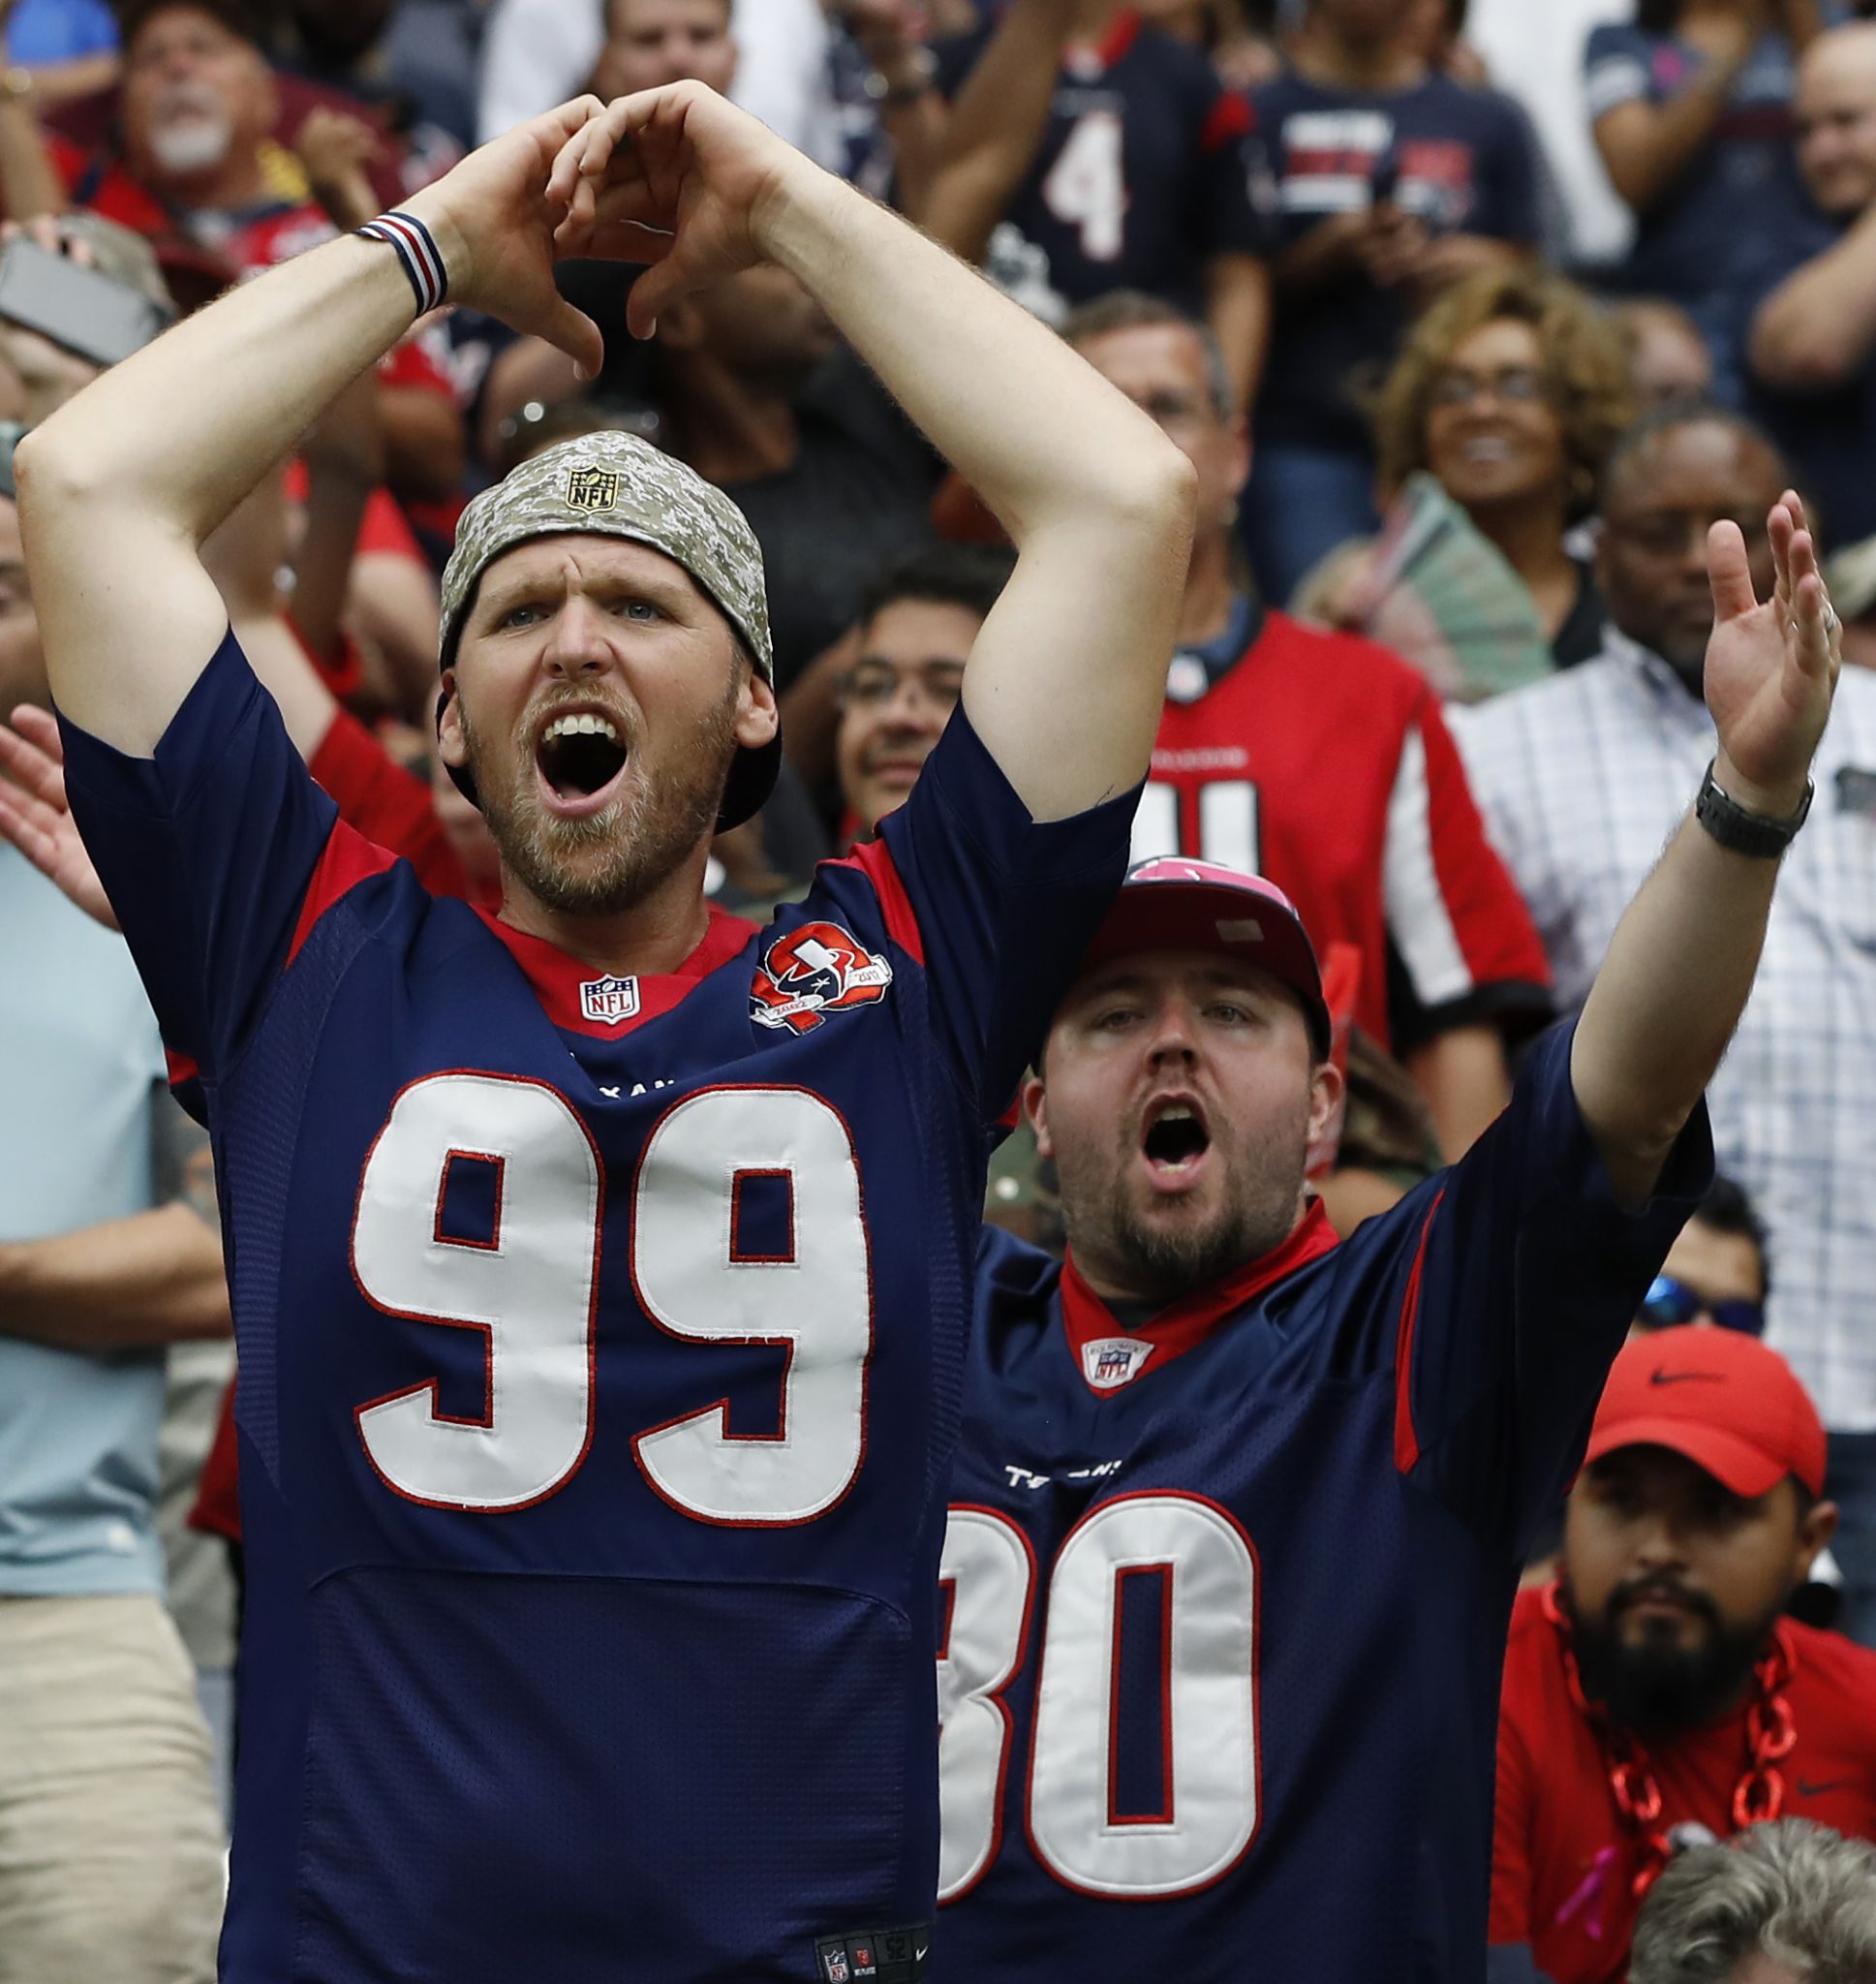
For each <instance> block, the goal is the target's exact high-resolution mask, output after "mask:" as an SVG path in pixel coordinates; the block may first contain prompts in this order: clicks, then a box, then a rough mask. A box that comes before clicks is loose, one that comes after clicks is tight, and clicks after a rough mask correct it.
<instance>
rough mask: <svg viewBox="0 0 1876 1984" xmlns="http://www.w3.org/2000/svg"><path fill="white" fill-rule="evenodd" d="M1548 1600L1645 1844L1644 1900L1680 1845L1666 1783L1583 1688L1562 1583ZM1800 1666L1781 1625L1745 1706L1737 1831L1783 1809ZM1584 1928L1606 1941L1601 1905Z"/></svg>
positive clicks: (1596, 1888) (1576, 1901)
mask: <svg viewBox="0 0 1876 1984" xmlns="http://www.w3.org/2000/svg"><path fill="white" fill-rule="evenodd" d="M1543 1603H1544V1616H1545V1618H1546V1619H1548V1620H1549V1621H1550V1622H1551V1624H1552V1626H1553V1627H1554V1628H1555V1629H1556V1635H1557V1641H1558V1645H1559V1647H1560V1650H1561V1652H1562V1655H1563V1675H1564V1679H1565V1681H1566V1682H1567V1683H1568V1684H1569V1689H1570V1699H1571V1700H1572V1701H1573V1702H1574V1703H1575V1704H1576V1706H1577V1710H1578V1712H1579V1714H1581V1715H1582V1717H1583V1718H1584V1721H1586V1722H1587V1723H1588V1724H1589V1727H1590V1729H1591V1731H1592V1732H1593V1733H1594V1735H1595V1738H1596V1746H1597V1748H1598V1749H1599V1750H1600V1751H1601V1752H1602V1758H1603V1767H1604V1769H1605V1770H1606V1771H1607V1772H1608V1774H1609V1790H1610V1795H1611V1797H1612V1798H1614V1800H1615V1812H1616V1815H1617V1816H1618V1818H1619V1819H1620V1820H1621V1823H1622V1826H1623V1829H1624V1830H1625V1831H1626V1832H1628V1833H1629V1834H1630V1835H1631V1836H1632V1837H1633V1838H1635V1839H1636V1840H1637V1841H1639V1842H1640V1844H1641V1846H1642V1861H1641V1865H1640V1867H1639V1868H1638V1869H1637V1870H1636V1873H1635V1876H1634V1878H1633V1880H1632V1881H1631V1882H1630V1893H1631V1894H1632V1895H1633V1896H1634V1898H1635V1900H1636V1901H1638V1902H1639V1901H1640V1900H1641V1899H1642V1897H1643V1896H1644V1895H1645V1894H1646V1893H1647V1891H1648V1889H1649V1888H1651V1887H1652V1886H1653V1885H1654V1883H1655V1880H1656V1879H1657V1878H1658V1876H1660V1873H1661V1870H1662V1869H1663V1868H1664V1867H1665V1866H1667V1864H1668V1862H1669V1861H1670V1860H1671V1859H1673V1857H1674V1845H1673V1842H1672V1841H1671V1840H1670V1839H1669V1838H1668V1835H1667V1833H1666V1832H1665V1831H1664V1830H1663V1829H1662V1827H1661V1823H1660V1820H1661V1786H1660V1785H1659V1784H1658V1783H1656V1782H1655V1776H1654V1769H1653V1766H1652V1765H1651V1764H1650V1763H1649V1761H1648V1756H1647V1752H1646V1751H1645V1750H1644V1749H1643V1748H1642V1746H1641V1745H1640V1744H1639V1743H1637V1742H1636V1740H1635V1738H1634V1737H1633V1736H1632V1735H1630V1734H1629V1732H1628V1731H1627V1730H1625V1729H1620V1728H1617V1727H1616V1726H1615V1723H1614V1722H1613V1721H1611V1720H1610V1718H1609V1716H1608V1715H1607V1714H1606V1713H1605V1712H1604V1710H1603V1709H1602V1708H1601V1707H1600V1706H1599V1705H1598V1704H1596V1703H1594V1702H1592V1701H1591V1700H1590V1699H1589V1698H1588V1696H1587V1695H1586V1694H1584V1691H1583V1676H1582V1675H1581V1674H1580V1673H1579V1672H1578V1670H1577V1657H1576V1650H1575V1648H1574V1647H1573V1646H1572V1645H1571V1640H1570V1621H1569V1618H1568V1616H1567V1615H1566V1614H1565V1612H1564V1610H1563V1606H1562V1604H1561V1602H1560V1601H1559V1599H1558V1597H1557V1587H1556V1585H1555V1584H1550V1585H1547V1586H1546V1587H1545V1589H1544V1597H1543ZM1795 1665H1796V1662H1795V1660H1794V1659H1793V1655H1792V1648H1791V1642H1790V1639H1789V1637H1788V1636H1787V1634H1786V1632H1785V1628H1783V1627H1782V1626H1780V1627H1777V1628H1774V1630H1773V1632H1772V1638H1771V1645H1770V1647H1769V1648H1768V1650H1767V1652H1766V1655H1765V1658H1764V1659H1761V1660H1760V1661H1759V1662H1758V1664H1757V1665H1756V1666H1755V1667H1754V1668H1753V1670H1752V1672H1753V1680H1754V1684H1755V1685H1754V1689H1753V1695H1752V1700H1751V1701H1750V1703H1749V1704H1748V1705H1747V1707H1746V1717H1745V1736H1746V1754H1745V1769H1744V1771H1743V1772H1742V1773H1741V1774H1740V1777H1739V1782H1738V1784H1737V1785H1735V1786H1734V1790H1733V1825H1734V1829H1735V1830H1736V1831H1743V1830H1744V1829H1745V1828H1746V1827H1747V1826H1749V1825H1755V1824H1757V1823H1758V1822H1759V1821H1760V1820H1762V1819H1772V1818H1776V1817H1777V1816H1778V1814H1779V1813H1780V1812H1781V1811H1782V1810H1783V1808H1784V1803H1785V1780H1784V1777H1783V1775H1782V1773H1781V1772H1780V1771H1779V1769H1778V1764H1779V1762H1780V1760H1781V1759H1782V1758H1784V1757H1787V1756H1789V1755H1790V1754H1791V1753H1792V1751H1793V1750H1794V1749H1795V1748H1796V1746H1797V1743H1798V1724H1797V1721H1795V1719H1794V1718H1793V1715H1792V1706H1791V1703H1790V1701H1789V1700H1788V1699H1787V1698H1786V1695H1785V1690H1786V1688H1787V1687H1788V1686H1789V1685H1790V1682H1791V1678H1792V1673H1793V1671H1794V1668H1795ZM1614 1859H1615V1852H1614V1849H1609V1850H1606V1851H1605V1852H1602V1853H1599V1854H1597V1856H1596V1860H1595V1865H1594V1867H1593V1868H1592V1870H1591V1873H1590V1876H1589V1877H1588V1879H1587V1880H1585V1881H1584V1884H1583V1886H1582V1887H1580V1888H1579V1889H1578V1890H1577V1892H1576V1893H1575V1894H1574V1895H1572V1896H1571V1898H1570V1899H1569V1901H1567V1902H1566V1903H1565V1904H1564V1905H1563V1907H1562V1908H1561V1909H1559V1910H1558V1912H1557V1920H1558V1921H1559V1922H1563V1921H1567V1920H1568V1919H1569V1918H1570V1917H1571V1916H1573V1915H1575V1914H1577V1913H1578V1912H1579V1911H1580V1910H1581V1909H1583V1908H1584V1907H1586V1906H1587V1905H1588V1904H1589V1903H1590V1902H1591V1901H1592V1900H1594V1899H1595V1898H1596V1897H1597V1896H1598V1895H1599V1894H1600V1892H1601V1889H1602V1887H1603V1884H1604V1881H1605V1879H1606V1878H1607V1876H1608V1874H1609V1871H1610V1868H1611V1866H1612V1863H1613V1861H1614ZM1584 1926H1585V1928H1586V1929H1587V1931H1588V1934H1589V1935H1590V1936H1591V1937H1592V1938H1600V1936H1601V1934H1602V1922H1601V1910H1600V1909H1598V1910H1597V1912H1596V1915H1595V1916H1594V1917H1592V1918H1591V1920H1590V1921H1589V1922H1588V1923H1586V1924H1585V1925H1584Z"/></svg>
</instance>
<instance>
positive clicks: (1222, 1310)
mask: <svg viewBox="0 0 1876 1984" xmlns="http://www.w3.org/2000/svg"><path fill="white" fill-rule="evenodd" d="M1337 1244H1338V1241H1337V1235H1336V1229H1335V1227H1333V1226H1332V1225H1330V1224H1329V1215H1328V1214H1327V1213H1326V1212H1325V1211H1324V1210H1323V1207H1322V1201H1321V1200H1320V1199H1319V1198H1316V1199H1311V1200H1310V1201H1309V1209H1308V1211H1307V1212H1306V1213H1305V1214H1304V1215H1303V1217H1302V1219H1301V1220H1299V1221H1298V1222H1297V1224H1296V1226H1295V1228H1294V1230H1293V1231H1292V1232H1291V1234H1290V1236H1289V1238H1288V1239H1287V1240H1285V1241H1284V1242H1283V1243H1282V1244H1281V1245H1280V1246H1277V1247H1274V1248H1272V1250H1271V1251H1270V1253H1268V1254H1265V1255H1260V1256H1258V1258H1257V1259H1255V1260H1252V1261H1246V1263H1245V1265H1244V1266H1243V1267H1241V1268H1239V1269H1238V1270H1237V1271H1236V1272H1235V1273H1233V1274H1229V1275H1226V1276H1225V1277H1224V1279H1223V1280H1222V1281H1217V1282H1214V1283H1212V1284H1211V1285H1210V1286H1209V1287H1204V1288H1197V1289H1194V1290H1193V1292H1192V1293H1191V1294H1189V1295H1182V1296H1181V1297H1180V1299H1179V1300H1178V1301H1177V1302H1173V1303H1170V1304H1168V1306H1167V1307H1166V1308H1164V1309H1162V1310H1160V1311H1159V1313H1158V1314H1157V1315H1156V1316H1154V1317H1153V1318H1152V1319H1151V1320H1150V1321H1147V1322H1144V1323H1141V1324H1139V1325H1137V1327H1135V1328H1134V1329H1123V1327H1122V1325H1121V1322H1120V1320H1119V1318H1117V1317H1116V1316H1115V1314H1114V1312H1113V1311H1112V1310H1111V1309H1110V1308H1109V1307H1108V1306H1107V1304H1106V1303H1105V1302H1104V1301H1102V1299H1101V1298H1100V1296H1098V1295H1097V1294H1095V1292H1094V1291H1093V1289H1092V1288H1091V1287H1089V1286H1088V1284H1087V1282H1086V1281H1084V1280H1083V1279H1082V1273H1081V1269H1080V1268H1079V1267H1077V1266H1076V1265H1075V1259H1074V1256H1073V1255H1072V1254H1071V1255H1070V1256H1068V1257H1067V1258H1066V1260H1064V1262H1063V1263H1062V1272H1061V1322H1062V1328H1063V1329H1064V1330H1065V1331H1066V1332H1067V1337H1068V1349H1069V1350H1070V1352H1071V1353H1072V1354H1073V1356H1074V1359H1075V1363H1076V1366H1077V1368H1078V1369H1079V1370H1080V1371H1081V1374H1082V1378H1083V1380H1084V1382H1086V1383H1087V1385H1088V1388H1089V1390H1090V1391H1092V1392H1095V1393H1097V1394H1105V1393H1107V1392H1111V1391H1115V1390H1118V1389H1119V1388H1120V1387H1121V1385H1123V1384H1124V1383H1126V1382H1128V1381H1129V1380H1131V1379H1132V1378H1134V1377H1137V1376H1138V1375H1139V1374H1140V1372H1141V1371H1142V1370H1144V1369H1146V1368H1147V1366H1149V1365H1151V1366H1152V1367H1153V1369H1154V1370H1157V1369H1158V1368H1159V1366H1160V1365H1162V1364H1165V1363H1168V1362H1170V1361H1171V1360H1172V1359H1173V1358H1174V1357H1177V1356H1180V1355H1182V1354H1183V1353H1184V1351H1186V1350H1189V1349H1194V1348H1195V1347H1196V1346H1197V1345H1199V1344H1202V1343H1204V1342H1205V1340H1206V1339H1207V1338H1208V1337H1209V1336H1211V1335H1212V1333H1213V1332H1214V1331H1215V1329H1216V1328H1217V1327H1218V1325H1219V1324H1220V1323H1222V1322H1224V1321H1225V1320H1227V1319H1228V1318H1231V1317H1233V1316H1236V1315H1237V1314H1238V1313H1239V1312H1240V1311H1241V1310H1243V1309H1245V1308H1246V1307H1247V1306H1248V1305H1249V1304H1250V1303H1251V1302H1253V1301H1255V1300H1256V1298H1257V1297H1258V1296H1259V1295H1261V1294H1263V1293H1264V1291H1265V1290H1266V1289H1267V1288H1272V1287H1276V1284H1277V1283H1278V1282H1280V1281H1282V1280H1283V1279H1284V1278H1285V1277H1286V1276H1288V1275H1293V1274H1294V1273H1295V1272H1296V1271H1297V1269H1298V1268H1300V1267H1307V1265H1308V1263H1309V1262H1310V1261H1312V1260H1319V1259H1321V1257H1322V1256H1324V1255H1325V1254H1327V1253H1328V1252H1329V1251H1330V1249H1331V1248H1333V1247H1335V1246H1336V1245H1337ZM1111 1339H1123V1340H1127V1339H1131V1340H1136V1341H1145V1342H1146V1343H1149V1344H1151V1345H1152V1347H1153V1348H1152V1349H1151V1351H1149V1352H1148V1353H1146V1354H1145V1355H1142V1356H1138V1357H1134V1358H1130V1359H1128V1360H1126V1362H1127V1369H1126V1375H1125V1376H1124V1377H1123V1378H1120V1379H1119V1380H1110V1381H1108V1382H1105V1383H1098V1384H1097V1383H1095V1382H1094V1380H1093V1375H1092V1372H1091V1370H1090V1368H1089V1366H1090V1359H1089V1358H1088V1356H1087V1355H1086V1354H1085V1352H1086V1349H1087V1347H1088V1346H1089V1345H1090V1344H1096V1343H1102V1342H1105V1341H1108V1340H1111Z"/></svg>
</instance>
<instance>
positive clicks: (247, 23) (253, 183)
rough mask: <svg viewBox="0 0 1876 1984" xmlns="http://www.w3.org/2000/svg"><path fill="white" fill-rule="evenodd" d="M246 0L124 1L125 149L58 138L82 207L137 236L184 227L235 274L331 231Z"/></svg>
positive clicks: (59, 157)
mask: <svg viewBox="0 0 1876 1984" xmlns="http://www.w3.org/2000/svg"><path fill="white" fill-rule="evenodd" d="M262 27H263V20H262V16H261V15H260V14H259V13H258V12H257V11H256V9H255V8H254V7H252V6H251V5H250V4H249V0H132V4H130V5H128V6H127V7H126V8H125V10H124V85H123V91H122V100H121V107H120V116H119V124H120V136H121V141H122V150H121V154H118V155H112V154H110V153H108V152H107V153H102V154H96V155H94V154H90V153H87V152H86V151H84V150H83V149H82V148H80V147H78V146H77V145H75V144H73V143H72V142H70V141H69V140H64V139H54V140H53V158H54V161H55V163H56V164H57V165H58V166H59V169H60V171H62V173H63V174H64V176H65V180H66V184H67V187H68V189H69V191H70V193H71V197H72V201H73V203H74V204H75V205H77V206H88V207H91V208H93V209H94V210H95V211H97V212H99V213H102V214H104V215H106V216H107V217H108V219H111V220H114V221H119V222H121V223H122V224H123V225H124V226H125V227H128V228H134V229H135V230H136V231H137V232H138V233H140V234H149V235H153V236H162V235H167V234H172V233H185V234H188V235H189V236H191V237H192V238H194V239H195V240H196V241H198V242H200V243H201V244H203V245H204V246H207V247H210V248H213V249H214V250H216V251H217V252H218V253H219V254H221V255H222V256H223V257H224V258H225V259H226V260H227V261H228V263H230V264H231V266H232V267H233V268H234V269H235V270H237V271H242V270H246V269H250V268H261V267H265V266H268V265H269V264H271V263H275V262H282V261H285V260H286V259H287V257H289V256H290V255H293V254H297V253H298V252H299V250H300V249H302V248H307V247H311V246H312V245H313V244H314V243H316V242H318V241H322V240H324V239H326V238H327V237H329V236H330V234H331V233H332V224H331V222H330V221H329V220H328V219H327V218H326V217H325V215H324V214H323V212H322V211H321V210H320V208H319V207H318V206H317V205H315V204H314V202H313V200H312V197H311V193H310V190H309V188H308V186H307V183H306V176H305V174H304V172H303V171H301V170H300V168H299V165H298V163H297V161H296V160H295V159H294V158H293V156H292V153H291V152H290V151H288V150H287V149H286V148H285V146H284V145H282V144H281V143H279V142H278V141H277V140H276V139H275V138H274V136H273V132H274V126H275V122H276V117H277V112H278V108H279V105H278V97H277V95H276V92H275V86H274V79H273V74H272V71H271V70H270V69H269V67H268V64H267V58H266V54H265V51H264V48H263V46H262V40H261V36H262Z"/></svg>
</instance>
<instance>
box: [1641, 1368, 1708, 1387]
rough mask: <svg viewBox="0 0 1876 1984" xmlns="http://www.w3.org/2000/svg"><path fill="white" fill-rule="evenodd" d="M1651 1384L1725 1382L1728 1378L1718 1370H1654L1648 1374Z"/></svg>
mask: <svg viewBox="0 0 1876 1984" xmlns="http://www.w3.org/2000/svg"><path fill="white" fill-rule="evenodd" d="M1648 1382H1649V1383H1650V1384H1724V1383H1725V1382H1726V1380H1725V1379H1724V1378H1723V1377H1722V1376H1721V1375H1720V1374H1719V1373H1718V1372H1717V1371H1654V1372H1650V1373H1649V1374H1648Z"/></svg>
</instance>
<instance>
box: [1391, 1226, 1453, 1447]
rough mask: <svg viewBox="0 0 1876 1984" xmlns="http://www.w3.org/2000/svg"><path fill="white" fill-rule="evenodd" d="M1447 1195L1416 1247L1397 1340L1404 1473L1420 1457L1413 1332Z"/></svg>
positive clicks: (1397, 1431)
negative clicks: (1425, 1271) (1430, 1246)
mask: <svg viewBox="0 0 1876 1984" xmlns="http://www.w3.org/2000/svg"><path fill="white" fill-rule="evenodd" d="M1445 1196H1446V1188H1445V1187H1444V1186H1441V1187H1440V1189H1439V1191H1438V1192H1437V1193H1435V1194H1434V1195H1433V1202H1432V1204H1431V1205H1430V1206H1429V1207H1428V1208H1427V1218H1426V1222H1425V1224H1424V1225H1422V1226H1421V1228H1420V1245H1419V1246H1418V1247H1417V1248H1416V1249H1415V1250H1414V1256H1413V1268H1412V1270H1411V1271H1410V1272H1409V1274H1408V1276H1407V1292H1406V1294H1405V1296H1404V1297H1403V1298H1402V1300H1401V1303H1400V1327H1399V1331H1398V1332H1397V1334H1396V1336H1395V1339H1394V1465H1395V1466H1396V1467H1397V1468H1399V1471H1400V1472H1401V1473H1403V1474H1407V1473H1412V1472H1413V1470H1414V1468H1415V1467H1416V1466H1417V1465H1418V1464H1419V1460H1420V1438H1419V1435H1418V1434H1416V1433H1415V1432H1414V1425H1413V1331H1414V1324H1415V1323H1416V1322H1418V1321H1419V1320H1420V1275H1421V1270H1422V1269H1423V1268H1424V1267H1425V1266H1426V1265H1427V1242H1428V1241H1429V1240H1430V1238H1431V1237H1432V1231H1433V1220H1434V1218H1435V1216H1436V1215H1437V1214H1438V1212H1439V1202H1440V1200H1441V1199H1442V1198H1444V1197H1445Z"/></svg>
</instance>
